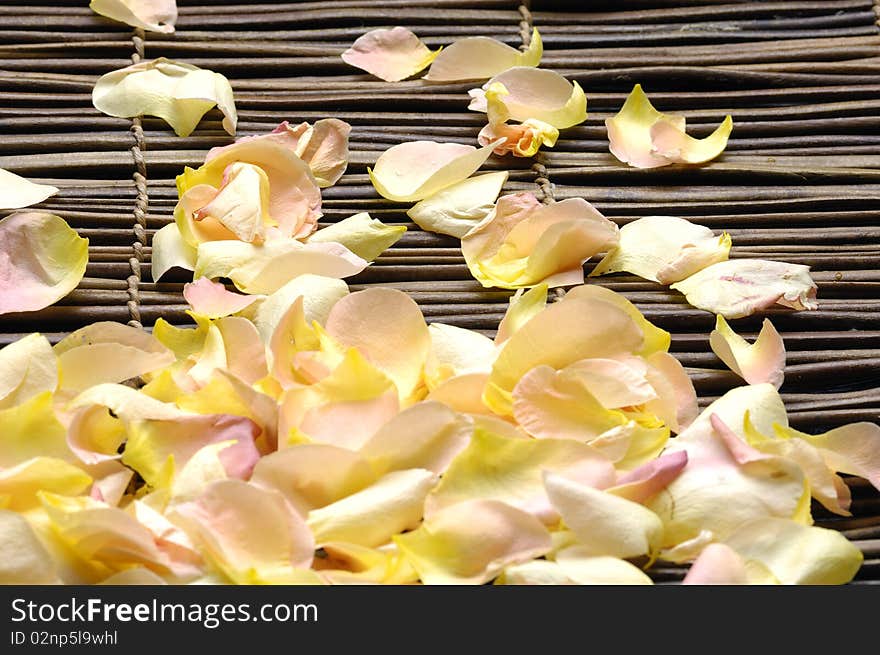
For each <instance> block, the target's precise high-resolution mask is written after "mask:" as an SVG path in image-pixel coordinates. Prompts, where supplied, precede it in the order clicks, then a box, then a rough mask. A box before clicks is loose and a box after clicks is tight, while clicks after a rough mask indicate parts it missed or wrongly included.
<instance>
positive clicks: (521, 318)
mask: <svg viewBox="0 0 880 655" xmlns="http://www.w3.org/2000/svg"><path fill="white" fill-rule="evenodd" d="M547 291H548V288H547V285H546V284H538V285H536V286H534V287H532V288H531V289H528V290H526V289H517V291H516V293H515V294H513V295H512V296H511V297H510V299H509V301H508V306H507V311H506V312H504V318H502V319H501V323H499V324H498V333H497V334H496V335H495V343H496V344H498V345H500V344H502V343H504V342H505V341H507V339H508V338H510V336H511V335H513V334H514V333H515V332H516V331H517V330H519V329H520V328H521V327H522V326H523V325H525V324H526V323H528V322H529V321H530V320H531V319H532V317H534V316H535V315H537V314H540V313H541V312H542V311H544V308H545V307H546V306H547Z"/></svg>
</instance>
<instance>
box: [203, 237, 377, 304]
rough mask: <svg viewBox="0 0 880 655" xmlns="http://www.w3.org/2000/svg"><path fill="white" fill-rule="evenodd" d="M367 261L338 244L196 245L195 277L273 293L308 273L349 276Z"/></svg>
mask: <svg viewBox="0 0 880 655" xmlns="http://www.w3.org/2000/svg"><path fill="white" fill-rule="evenodd" d="M366 266H367V262H366V261H364V260H363V259H361V258H360V257H358V256H357V255H355V254H354V253H353V252H351V251H350V250H349V249H348V248H346V247H345V246H343V245H341V244H339V243H307V244H303V243H301V242H300V241H297V240H296V239H276V240H273V241H268V242H266V243H265V244H263V245H261V246H255V245H252V244H250V243H243V242H241V241H208V242H206V243H202V244H200V245H199V249H198V258H197V261H196V266H195V275H194V276H195V277H197V278H198V277H209V278H215V277H227V278H229V279H230V280H232V281H233V282H234V283H235V286H236V287H238V288H239V289H240V290H241V291H244V292H245V293H274V292H275V291H278V290H279V289H280V288H281V287H283V286H284V285H285V284H286V283H288V282H290V281H291V280H292V279H294V278H295V277H298V276H300V275H304V274H306V273H311V274H313V275H323V276H326V277H336V278H342V277H348V276H350V275H355V274H356V273H360V272H361V271H362V270H364V268H366Z"/></svg>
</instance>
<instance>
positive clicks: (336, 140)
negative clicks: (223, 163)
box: [205, 118, 351, 188]
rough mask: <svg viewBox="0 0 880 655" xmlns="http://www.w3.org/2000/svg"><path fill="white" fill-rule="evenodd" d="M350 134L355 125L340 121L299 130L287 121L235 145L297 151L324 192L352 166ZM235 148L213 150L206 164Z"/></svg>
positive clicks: (328, 120) (325, 121)
mask: <svg viewBox="0 0 880 655" xmlns="http://www.w3.org/2000/svg"><path fill="white" fill-rule="evenodd" d="M350 132H351V125H349V124H348V123H346V122H344V121H341V120H339V119H337V118H323V119H321V120H319V121H315V124H314V125H309V124H308V123H300V124H299V125H297V126H295V127H292V126H291V125H290V124H289V123H288V122H287V121H284V122H283V123H281V125H279V126H278V127H276V128H275V129H274V130H272V131H271V132H269V133H268V134H260V135H257V136H246V137H242V138H240V139H237V140H236V142H235V143H241V142H242V141H259V140H262V141H274V142H275V143H277V144H279V145H281V146H283V147H285V148H287V149H289V150H291V151H293V153H294V154H295V155H296V156H297V157H299V158H300V159H302V160H303V161H304V162H305V163H306V164H308V166H309V168H310V169H311V171H312V174H313V175H314V176H315V180H316V181H317V183H318V186H320V187H322V188H323V187H329V186H333V185H334V184H336V182H337V181H338V180H339V178H340V177H342V174H343V173H344V172H345V169H346V167H347V166H348V135H349V133H350ZM234 147H235V144H232V145H230V146H221V147H218V148H211V150H209V151H208V155H207V157H205V162H206V163H207V162H209V161H211V160H212V159H214V158H215V157H218V156H220V155H222V154H224V153H225V152H228V151H229V150H230V149H232V148H234Z"/></svg>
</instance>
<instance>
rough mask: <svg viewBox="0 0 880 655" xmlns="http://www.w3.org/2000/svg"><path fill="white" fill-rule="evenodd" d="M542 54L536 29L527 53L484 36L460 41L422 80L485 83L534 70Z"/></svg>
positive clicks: (444, 54)
mask: <svg viewBox="0 0 880 655" xmlns="http://www.w3.org/2000/svg"><path fill="white" fill-rule="evenodd" d="M543 54H544V47H543V44H542V43H541V35H540V34H539V33H538V28H534V30H532V38H531V40H530V42H529V47H528V49H527V50H526V51H524V52H523V51H520V50H517V49H516V48H511V47H510V46H509V45H507V44H506V43H502V42H501V41H497V40H495V39H490V38H488V37H485V36H472V37H468V38H465V39H459V40H458V41H455V42H454V43H452V44H451V45H449V46H447V47H446V49H445V50H443V51H442V52H440V53H439V55H437V58H436V59H435V60H434V63H432V64H431V69H430V70H429V71H428V74H427V75H425V77H424V78H423V79H425V80H428V81H429V82H460V81H464V80H487V79H489V78H490V77H492V76H493V75H498V74H499V73H503V72H504V71H506V70H507V69H509V68H513V67H514V66H537V65H538V64H539V63H540V62H541V56H542V55H543Z"/></svg>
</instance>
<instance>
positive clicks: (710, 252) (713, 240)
mask: <svg viewBox="0 0 880 655" xmlns="http://www.w3.org/2000/svg"><path fill="white" fill-rule="evenodd" d="M729 251H730V236H729V235H728V234H727V233H724V234H722V235H721V236H720V237H716V236H715V234H714V233H713V232H712V230H710V229H709V228H707V227H703V226H702V225H696V224H694V223H691V222H690V221H686V220H684V219H683V218H675V217H674V216H645V217H644V218H640V219H638V220H637V221H633V222H632V223H628V224H626V225H624V226H623V227H622V228H620V242H619V243H618V244H617V246H616V247H615V248H612V249H611V250H610V251H609V252H608V254H607V255H605V258H604V259H602V261H600V262H599V263H598V264H597V265H596V268H594V269H593V272H592V273H590V276H591V277H592V276H594V275H605V274H607V273H619V272H621V271H626V272H627V273H632V274H633V275H638V276H639V277H643V278H645V279H646V280H653V281H654V282H659V283H660V284H672V283H673V282H678V281H680V280H683V279H684V278H686V277H688V276H690V275H693V274H694V273H696V272H697V271H700V270H702V269H704V268H706V267H707V266H709V265H711V264H716V263H718V262H722V261H725V260H726V259H727V254H728V252H729Z"/></svg>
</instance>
